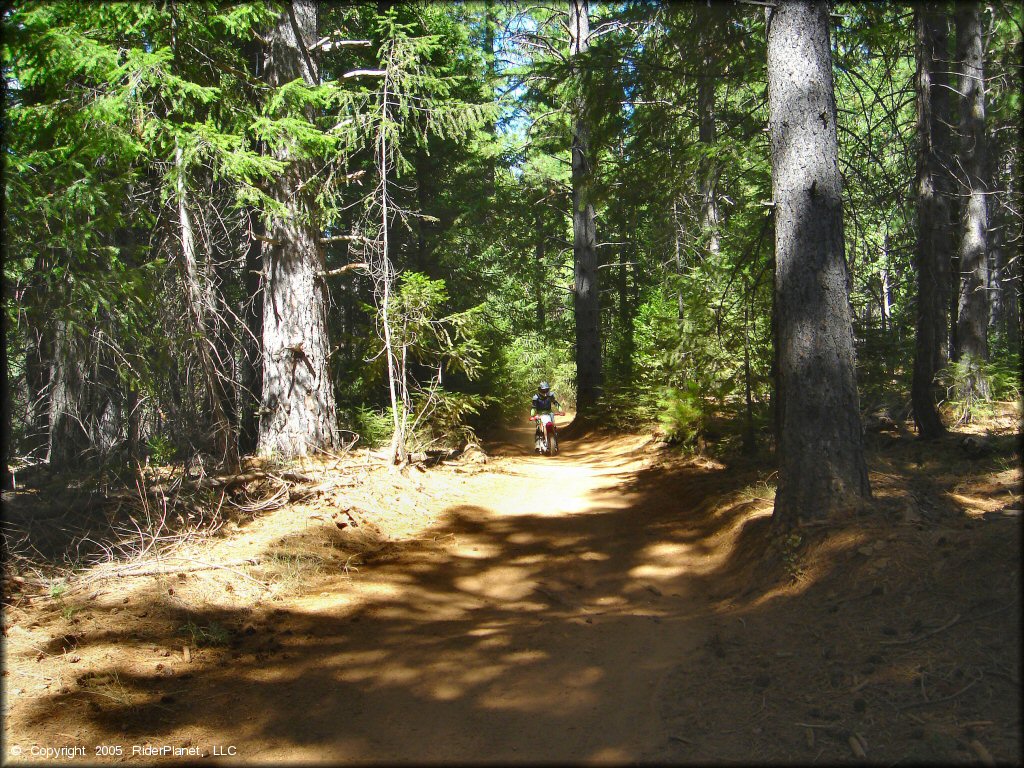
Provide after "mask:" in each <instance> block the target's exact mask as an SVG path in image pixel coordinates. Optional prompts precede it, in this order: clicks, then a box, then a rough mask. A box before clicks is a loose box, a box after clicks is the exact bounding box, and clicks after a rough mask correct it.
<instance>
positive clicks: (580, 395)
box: [569, 0, 604, 414]
mask: <svg viewBox="0 0 1024 768" xmlns="http://www.w3.org/2000/svg"><path fill="white" fill-rule="evenodd" d="M589 35H590V18H589V3H588V0H569V55H570V57H572V58H574V59H576V60H577V62H578V59H579V57H580V56H581V55H582V54H584V53H585V52H586V50H587V48H588V46H589V43H588V41H587V37H588V36H589ZM584 82H585V79H584V78H583V77H582V75H581V74H580V73H577V88H578V89H579V90H578V91H577V93H576V96H575V98H574V103H573V105H572V232H573V248H572V250H573V263H574V266H575V270H574V271H575V283H574V294H573V307H574V309H575V314H576V408H577V412H578V413H580V414H585V413H586V411H587V410H588V409H589V408H591V407H592V406H593V405H594V403H596V402H597V399H598V398H599V397H600V396H601V391H602V387H603V383H604V382H603V370H602V363H601V299H600V290H599V287H598V272H597V264H598V262H597V223H596V217H595V214H594V205H593V203H592V202H591V200H590V197H591V191H590V188H591V184H592V175H593V158H592V157H591V150H590V125H589V118H588V116H587V114H586V100H585V99H584V97H583V93H582V89H583V87H584Z"/></svg>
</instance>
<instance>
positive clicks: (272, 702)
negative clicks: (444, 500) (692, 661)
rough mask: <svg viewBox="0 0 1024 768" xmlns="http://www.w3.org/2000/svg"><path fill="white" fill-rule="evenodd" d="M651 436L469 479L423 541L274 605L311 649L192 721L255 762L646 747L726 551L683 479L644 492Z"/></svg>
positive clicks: (641, 753)
mask: <svg viewBox="0 0 1024 768" xmlns="http://www.w3.org/2000/svg"><path fill="white" fill-rule="evenodd" d="M528 439H529V438H528V436H526V440H524V443H525V444H527V445H528V444H529V443H528V442H527V441H528ZM645 442H646V441H645V440H644V439H642V438H633V439H631V440H626V441H623V440H622V439H621V438H619V439H615V440H603V441H602V440H600V439H598V440H588V441H587V446H586V447H585V449H584V448H582V447H577V446H576V445H574V444H573V443H572V442H567V443H566V444H565V446H564V451H563V453H562V454H561V455H560V456H559V457H557V458H554V459H552V458H547V457H539V456H519V457H512V456H507V457H505V458H499V459H498V460H496V461H494V462H492V464H491V467H490V468H491V471H487V472H483V473H481V474H478V475H475V476H469V477H467V479H466V482H465V486H464V490H463V492H462V493H461V494H459V497H458V498H454V499H451V501H450V504H449V506H448V507H447V509H445V510H444V512H443V514H442V516H441V521H440V523H439V524H438V525H437V526H435V527H434V528H433V529H431V530H430V531H429V535H427V536H424V537H423V539H422V540H421V541H419V542H417V543H415V544H413V545H412V546H408V547H405V548H403V549H402V550H401V552H400V553H399V554H398V555H397V556H394V558H393V559H391V560H390V561H372V562H370V563H368V564H367V567H365V568H363V570H362V571H361V573H360V574H359V576H358V577H357V578H356V579H354V580H352V581H348V582H344V583H343V584H342V583H339V584H338V585H337V587H338V588H337V590H335V589H334V588H332V586H331V585H330V584H323V585H321V591H320V594H319V595H317V596H312V595H311V596H309V597H307V598H303V599H299V600H298V601H296V602H294V603H291V604H289V606H288V608H287V609H278V611H277V612H276V614H275V616H274V621H275V622H276V623H277V624H278V628H279V629H282V630H284V631H286V632H287V631H290V632H291V633H293V636H294V637H295V638H297V639H301V640H302V642H301V643H295V644H291V645H290V647H289V653H288V654H287V655H288V658H287V659H285V660H281V659H276V658H275V659H273V660H269V661H268V662H267V665H266V666H264V667H262V668H261V669H258V670H252V672H251V674H249V675H247V677H248V678H249V682H248V684H247V685H245V686H233V685H231V682H230V678H231V677H233V675H234V673H233V671H231V670H224V672H225V679H224V680H223V684H224V685H226V686H229V690H230V692H231V696H230V699H229V698H228V696H226V695H225V696H224V697H223V700H222V701H216V700H214V701H211V702H210V705H209V706H208V707H206V708H203V710H202V711H197V712H195V713H194V720H193V722H194V723H203V724H204V727H205V728H208V729H209V731H210V733H220V734H223V733H233V734H235V739H236V740H237V741H238V742H243V743H248V745H249V747H248V748H247V749H246V755H247V757H248V758H250V759H257V760H276V759H281V760H317V759H329V760H332V761H362V760H373V761H384V762H392V761H396V762H400V761H413V762H420V761H424V760H426V761H470V762H475V761H482V760H497V761H516V762H521V761H539V760H544V761H559V762H560V761H571V762H578V761H587V760H612V761H616V762H619V761H628V760H635V759H643V758H644V757H648V758H650V757H652V756H653V755H654V754H655V752H656V749H657V748H658V747H660V746H661V745H663V744H664V743H665V741H666V738H667V735H666V733H664V732H663V725H662V719H661V718H660V717H659V712H658V708H659V696H660V695H661V688H662V683H663V682H664V681H665V680H666V679H667V677H668V676H669V675H671V674H672V673H673V671H674V670H676V669H677V668H678V667H679V665H680V664H681V663H682V662H684V661H685V660H686V658H687V656H688V655H689V654H690V652H691V651H692V650H693V649H694V648H695V647H696V645H697V644H699V643H700V642H702V641H703V640H704V639H705V636H706V630H705V628H704V621H703V619H705V618H706V616H707V606H706V603H705V601H704V599H703V597H702V596H701V590H700V589H699V588H697V587H696V581H697V580H699V579H700V577H701V576H702V575H706V574H708V573H709V571H710V570H711V569H712V568H714V567H715V566H716V565H719V564H720V563H717V562H716V561H713V560H711V559H710V557H709V556H710V552H708V551H706V550H705V548H704V544H703V543H702V542H703V539H704V537H705V535H706V533H707V532H706V531H701V530H691V529H689V528H687V525H686V520H685V515H681V514H680V507H681V505H683V504H685V503H686V498H685V496H686V493H685V488H678V487H677V488H672V489H660V490H659V491H657V492H656V493H654V494H653V495H652V494H651V493H648V492H647V489H646V488H645V487H643V486H644V483H643V471H644V470H643V465H644V452H643V450H642V449H643V445H644V443H645ZM697 498H700V497H699V496H698V497H697ZM215 674H216V672H215ZM217 685H220V683H219V682H215V683H214V686H215V687H214V688H213V690H217V687H216V686H217ZM226 705H230V706H226ZM238 712H245V713H247V717H249V718H251V719H250V720H248V721H247V722H243V723H239V720H238V717H237V713H238Z"/></svg>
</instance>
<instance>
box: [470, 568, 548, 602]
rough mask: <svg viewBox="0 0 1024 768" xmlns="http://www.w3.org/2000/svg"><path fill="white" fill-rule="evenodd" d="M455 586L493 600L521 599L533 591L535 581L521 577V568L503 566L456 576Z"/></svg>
mask: <svg viewBox="0 0 1024 768" xmlns="http://www.w3.org/2000/svg"><path fill="white" fill-rule="evenodd" d="M455 586H456V587H458V588H459V589H461V590H463V591H465V592H471V593H473V594H477V595H483V596H485V597H489V598H491V599H495V600H521V599H522V598H524V597H526V596H527V595H529V594H531V593H532V592H533V591H534V589H535V588H536V586H537V582H535V581H533V580H532V579H525V578H523V569H522V568H510V567H504V566H503V567H499V568H490V569H488V570H486V571H484V572H483V573H480V574H475V575H473V576H463V577H461V578H458V579H456V580H455Z"/></svg>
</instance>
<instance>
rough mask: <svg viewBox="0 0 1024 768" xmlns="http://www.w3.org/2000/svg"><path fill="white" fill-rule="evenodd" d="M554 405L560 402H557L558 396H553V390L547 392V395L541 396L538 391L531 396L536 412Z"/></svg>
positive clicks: (548, 409)
mask: <svg viewBox="0 0 1024 768" xmlns="http://www.w3.org/2000/svg"><path fill="white" fill-rule="evenodd" d="M556 405H561V404H560V403H559V402H558V398H557V397H555V393H554V392H548V394H547V396H543V395H541V394H540V393H539V392H538V393H537V394H535V395H534V396H533V408H534V410H535V411H536V412H537V413H543V412H545V411H550V410H552V408H553V407H554V406H556Z"/></svg>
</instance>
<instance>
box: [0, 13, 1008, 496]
mask: <svg viewBox="0 0 1024 768" xmlns="http://www.w3.org/2000/svg"><path fill="white" fill-rule="evenodd" d="M281 8H284V9H285V10H287V11H288V12H287V13H285V12H284V11H283V10H282V9H281ZM782 8H785V9H787V13H781V11H780V12H779V13H777V14H775V15H776V16H777V17H778V19H777V23H775V24H774V26H772V25H770V24H767V22H766V19H768V18H769V17H771V14H768V16H766V15H765V12H764V8H762V7H760V6H756V5H750V4H746V3H736V4H730V3H710V4H699V3H692V4H690V3H665V4H659V3H628V2H627V3H622V4H615V3H609V4H595V5H594V6H593V7H590V6H588V4H587V3H584V2H571V3H568V5H566V7H564V8H563V7H561V6H551V7H549V8H536V7H529V8H526V7H518V6H516V5H515V4H505V3H498V2H494V3H482V4H480V3H478V4H472V3H469V4H454V5H452V6H447V5H444V4H424V5H417V4H415V3H409V4H404V3H400V4H395V5H380V4H378V5H374V4H372V3H367V4H345V5H332V4H324V5H322V6H319V7H318V6H317V5H316V4H314V3H296V4H294V5H293V6H289V5H286V6H282V7H277V6H274V5H273V4H267V3H253V4H244V3H243V4H238V5H235V6H232V7H231V8H230V9H220V8H218V7H216V6H210V7H206V6H203V5H202V4H198V5H191V4H187V3H186V4H181V3H156V4H118V5H110V6H106V5H97V6H95V7H93V6H82V5H80V4H78V3H68V4H62V3H19V4H16V5H15V6H13V7H12V8H10V9H8V10H7V11H6V12H5V14H4V27H5V42H4V67H5V79H6V84H7V91H6V93H7V95H6V99H7V102H6V108H7V109H6V126H5V127H6V130H5V138H4V142H5V144H4V146H5V155H4V161H5V164H6V175H5V201H6V206H5V208H6V214H5V219H4V225H5V246H6V259H5V272H4V276H5V282H6V293H5V307H6V314H5V320H6V331H5V332H6V337H5V341H6V346H5V350H6V355H7V371H8V375H7V390H6V391H7V393H8V397H7V399H6V401H5V402H6V410H5V419H6V423H7V425H8V429H6V430H5V432H6V434H7V435H8V442H7V443H6V444H5V445H6V456H7V457H8V458H7V467H8V485H9V484H10V482H11V477H10V472H11V471H15V470H16V471H18V472H21V473H24V471H25V470H26V469H28V468H31V467H36V466H46V467H48V468H49V469H51V470H61V471H63V470H81V469H82V468H85V467H100V466H104V467H107V468H109V469H111V470H114V471H117V468H119V467H132V466H135V465H137V464H138V463H139V462H145V461H147V460H148V461H150V462H153V463H164V462H168V461H177V462H199V463H203V464H209V465H211V466H222V467H226V468H228V469H234V468H237V467H238V462H239V457H240V456H247V455H252V454H259V455H262V456H270V455H274V456H279V457H283V458H287V457H291V456H301V455H305V454H307V453H313V452H316V451H318V450H321V449H327V450H338V449H340V448H342V447H343V446H344V445H347V444H350V443H351V441H352V440H358V441H360V442H361V444H362V445H371V446H376V445H385V444H389V445H390V450H391V452H392V453H393V454H394V460H395V461H396V462H399V463H400V462H402V461H405V460H407V458H408V455H409V453H410V452H412V453H416V452H422V451H424V450H427V449H436V448H458V447H460V446H463V445H465V444H466V441H467V439H469V438H470V437H471V435H472V431H473V430H480V429H481V428H483V427H485V426H486V425H489V424H495V423H500V422H502V421H508V420H509V419H513V418H517V417H519V416H520V415H521V414H522V412H523V411H524V409H525V403H526V401H527V399H528V396H529V393H530V392H532V391H533V389H534V386H535V383H536V381H537V380H539V379H542V378H547V379H550V380H551V381H552V383H553V384H554V387H555V391H556V392H558V393H559V394H560V396H561V397H562V398H563V400H565V401H566V402H567V403H568V404H569V405H570V406H571V405H573V404H575V405H576V407H577V409H578V413H579V416H580V418H581V420H585V421H589V422H599V423H604V424H609V425H612V426H633V425H640V424H646V423H649V422H651V421H653V420H657V419H660V420H661V422H662V424H663V428H664V430H665V432H666V434H667V436H668V439H669V440H670V441H672V442H675V443H679V444H682V445H685V446H688V447H693V446H696V445H698V444H700V445H701V446H708V445H714V446H717V448H721V449H722V450H732V449H733V448H734V447H739V448H741V449H742V450H744V451H747V452H757V451H758V450H766V449H769V450H770V449H774V448H775V447H779V448H780V449H781V450H780V455H781V456H782V457H783V459H784V460H783V464H784V465H786V466H788V464H786V461H785V458H786V457H787V456H789V458H790V459H792V460H793V461H794V462H797V463H805V466H803V467H802V469H803V470H807V469H808V467H809V466H812V465H814V464H819V465H820V464H821V463H822V462H820V461H819V462H814V461H809V460H808V459H806V458H799V457H796V456H795V454H794V453H793V452H790V453H788V454H787V452H786V451H785V449H784V446H785V439H784V435H785V434H787V433H788V434H791V435H792V436H793V439H792V440H791V441H790V442H791V443H792V444H793V449H794V451H795V450H796V444H797V443H806V444H807V445H808V452H809V456H812V457H813V456H814V455H815V454H816V453H818V452H820V449H821V446H822V445H823V444H824V443H823V440H824V438H823V437H822V436H821V433H822V430H824V429H825V428H826V427H825V425H826V424H828V423H830V422H831V421H840V420H846V421H847V422H848V423H847V424H846V425H845V426H844V427H843V430H844V432H843V433H841V432H840V431H836V432H835V434H834V435H833V436H832V438H830V441H831V443H833V444H836V445H838V444H847V443H850V441H851V440H852V441H853V442H854V443H856V442H857V438H856V435H855V433H856V432H858V427H857V424H858V421H859V420H860V418H861V416H865V417H866V418H867V419H868V420H869V421H871V420H873V421H874V422H876V423H877V422H878V421H879V420H881V421H883V422H884V421H886V420H889V421H893V422H902V421H904V420H905V419H907V418H910V417H911V416H912V417H913V419H914V421H915V423H916V424H917V425H918V430H919V431H920V433H921V435H922V436H924V437H935V436H937V435H939V434H941V433H942V432H943V431H944V429H946V428H948V427H951V426H954V425H956V424H960V423H964V422H965V421H967V420H969V419H971V418H973V417H975V416H976V415H978V414H981V413H984V412H986V409H987V408H989V406H988V403H990V402H993V401H1011V402H1018V401H1019V394H1020V388H1019V385H1020V378H1019V372H1020V369H1019V361H1020V355H1019V348H1020V338H1021V312H1020V291H1021V282H1020V245H1021V214H1020V211H1021V206H1020V204H1019V203H1020V185H1019V179H1020V176H1021V174H1020V173H1019V170H1020V162H1021V158H1020V150H1019V142H1018V141H1017V139H1018V138H1019V134H1020V127H1021V126H1020V112H1021V110H1020V106H1021V104H1020V100H1021V41H1020V40H1021V34H1020V30H1021V24H1022V20H1021V15H1020V9H1019V8H1018V7H1017V6H1016V4H1014V3H993V4H988V5H981V4H972V3H966V4H960V5H956V6H955V7H954V6H953V5H945V4H942V3H931V4H928V3H926V4H923V5H920V6H910V5H902V4H887V5H876V4H849V5H843V4H840V5H838V6H836V7H835V8H834V9H831V10H830V11H829V12H828V13H827V14H826V13H824V12H815V13H811V12H810V11H806V9H804V11H800V13H793V14H790V13H788V8H789V6H788V5H786V4H784V5H783V6H782ZM289 9H290V10H289ZM794 9H795V11H799V10H800V6H799V4H797V6H794ZM805 11H806V12H805ZM801 14H802V16H801ZM784 27H787V28H789V29H784ZM771 29H777V30H779V35H778V38H777V41H776V42H774V43H773V38H772V36H771V35H769V34H768V32H769V31H770V30H771ZM808 41H810V42H814V44H815V45H818V46H819V47H818V48H817V49H814V50H811V49H808V50H809V51H810V53H809V54H808V57H807V58H805V59H804V60H805V61H806V62H807V63H808V65H809V66H808V68H807V70H806V71H805V72H803V73H801V74H800V75H799V77H797V78H796V79H792V80H786V79H785V78H786V74H791V73H792V70H791V69H787V67H788V63H787V57H789V56H793V55H796V54H794V52H796V51H800V50H801V46H803V45H805V43H808ZM821 46H824V47H821ZM812 57H813V59H814V60H813V61H811V58H812ZM773 72H774V73H776V74H777V75H778V77H777V78H776V81H775V82H774V84H773V81H772V77H773ZM801 78H803V79H801ZM833 94H834V96H833ZM812 97H813V98H814V99H817V100H818V101H819V102H820V103H818V104H817V105H816V106H814V107H813V109H812V108H811V107H808V106H806V105H800V104H798V102H800V100H801V99H804V98H812ZM773 99H774V102H773ZM836 105H838V108H837V107H836ZM811 111H813V112H814V114H813V115H812V114H811ZM833 118H834V119H833ZM801 121H803V127H801V125H800V124H801ZM815 125H818V126H819V127H822V126H823V127H824V132H823V134H822V135H821V136H820V137H819V136H817V135H815V134H814V131H813V129H814V126H815ZM826 134H827V135H826ZM801 142H804V143H803V144H801ZM828 146H831V149H829V148H828ZM822 148H824V149H822ZM819 151H824V152H825V154H824V155H822V156H821V162H820V163H818V165H817V166H816V167H814V168H809V167H807V164H806V163H805V162H804V161H805V160H806V159H808V158H812V157H816V155H817V153H818V152H819ZM787 153H788V154H787ZM815 162H816V163H817V162H818V161H817V160H815ZM801 174H802V176H801ZM773 180H774V185H775V186H774V187H773ZM819 182H820V186H819ZM805 186H806V187H807V189H804V187H805ZM819 189H820V190H821V193H820V194H819V192H818V190H819ZM793 195H795V197H792V196H793ZM805 224H806V225H807V226H805ZM811 224H813V225H814V227H811V226H810V225H811ZM819 224H820V225H821V228H820V229H816V227H817V226H818V225H819ZM816 273H818V274H820V276H821V282H820V286H819V285H818V284H816V283H815V281H816V280H818V277H816V276H815V274H816ZM800 275H804V277H803V278H800V277H799V276H800ZM788 276H793V279H792V280H790V279H789V277H788ZM801 279H802V280H804V282H805V283H806V284H804V283H801V282H800V280H801ZM819 287H820V289H821V291H822V292H821V294H820V301H819V298H818V295H817V293H816V291H817V290H818V288H819ZM806 311H813V312H814V313H817V319H816V320H813V322H815V323H821V325H820V327H819V329H818V330H821V329H824V330H823V332H822V333H817V332H816V331H815V332H814V333H815V334H816V335H813V337H811V336H807V333H805V332H804V331H802V330H800V328H801V323H802V322H803V319H802V318H803V315H804V314H805V313H806ZM773 318H774V321H773ZM773 322H775V326H776V327H775V328H774V331H773ZM794 334H795V335H794ZM801 334H802V335H803V336H807V340H801ZM851 334H852V335H851ZM826 337H827V339H828V340H827V341H822V339H826ZM846 337H850V340H851V341H846V340H845V339H846ZM851 342H852V346H851ZM828 346H831V351H830V352H828V354H826V355H825V356H824V357H820V356H818V355H819V354H824V352H823V350H824V349H825V347H828ZM806 355H810V356H811V359H812V360H813V364H812V365H811V366H810V369H809V370H803V369H799V370H798V369H797V368H795V367H794V366H797V364H798V363H797V358H800V359H807V358H806V357H801V356H806ZM816 356H818V357H816ZM833 356H834V357H835V359H836V361H837V362H834V363H832V362H828V360H829V358H830V357H833ZM791 376H794V377H797V378H796V379H794V380H793V384H792V386H786V384H785V382H786V380H787V378H788V377H791ZM833 395H835V397H833ZM788 396H792V397H793V398H794V400H793V407H790V408H787V407H784V404H785V399H786V397H788ZM780 404H781V406H780ZM819 405H820V406H821V408H818V406H819ZM940 408H941V411H942V412H941V413H940V412H939V411H940ZM858 409H859V412H858ZM818 410H821V411H826V412H832V414H841V413H845V414H847V416H844V417H842V418H841V419H834V420H833V419H825V420H823V419H821V418H819V417H816V416H814V412H816V411H818ZM723 420H725V421H727V422H728V423H729V426H728V427H727V428H723V427H722V426H721V424H720V423H721V422H722V421H723ZM829 428H830V429H831V427H829ZM815 435H817V436H816V437H813V439H812V436H815ZM734 443H738V444H739V445H738V446H734V445H733V444H734ZM835 450H838V449H829V450H827V451H826V455H831V454H832V453H833V452H834V451H835ZM835 461H836V462H839V463H844V462H845V463H847V464H850V463H852V464H858V462H859V464H861V465H862V463H863V462H862V461H860V460H858V459H856V458H847V457H839V456H836V457H835ZM786 474H787V473H786V472H783V483H785V479H784V478H785V476H786ZM818 474H821V475H822V476H825V475H828V474H829V471H825V472H824V473H818ZM856 474H858V476H860V475H863V471H862V469H861V470H857V471H856ZM851 482H852V481H844V483H843V484H844V485H850V483H851ZM854 485H859V486H860V487H859V488H858V489H857V490H856V491H855V495H863V494H864V493H865V492H866V489H865V488H864V487H863V486H864V483H863V482H861V481H859V480H858V481H857V482H856V483H854ZM817 495H818V499H819V501H820V500H822V499H823V498H824V496H822V493H821V492H820V491H819V492H817Z"/></svg>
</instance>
